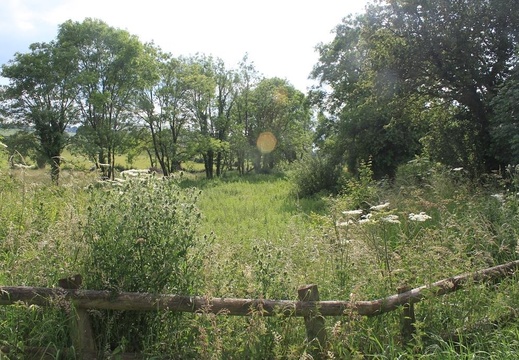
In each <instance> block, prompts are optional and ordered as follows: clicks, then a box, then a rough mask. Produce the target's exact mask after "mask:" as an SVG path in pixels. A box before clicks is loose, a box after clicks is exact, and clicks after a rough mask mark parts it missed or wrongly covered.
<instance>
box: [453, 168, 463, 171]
mask: <svg viewBox="0 0 519 360" xmlns="http://www.w3.org/2000/svg"><path fill="white" fill-rule="evenodd" d="M461 170H463V168H462V167H457V168H454V169H452V171H461Z"/></svg>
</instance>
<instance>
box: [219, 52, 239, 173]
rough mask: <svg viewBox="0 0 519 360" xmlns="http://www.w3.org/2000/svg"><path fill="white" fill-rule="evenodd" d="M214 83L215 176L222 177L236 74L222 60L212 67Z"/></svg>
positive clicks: (235, 89) (227, 145) (230, 126)
mask: <svg viewBox="0 0 519 360" xmlns="http://www.w3.org/2000/svg"><path fill="white" fill-rule="evenodd" d="M214 76H215V81H216V97H215V107H216V119H215V124H214V125H215V129H214V132H215V134H214V137H215V139H216V144H217V146H216V176H220V175H222V171H223V169H222V168H223V157H224V154H225V153H228V150H229V133H230V130H231V128H232V122H233V117H232V110H233V108H234V105H235V102H236V93H237V85H238V74H237V73H236V72H235V71H233V70H228V69H226V67H225V64H224V62H223V60H221V59H217V60H216V63H215V67H214Z"/></svg>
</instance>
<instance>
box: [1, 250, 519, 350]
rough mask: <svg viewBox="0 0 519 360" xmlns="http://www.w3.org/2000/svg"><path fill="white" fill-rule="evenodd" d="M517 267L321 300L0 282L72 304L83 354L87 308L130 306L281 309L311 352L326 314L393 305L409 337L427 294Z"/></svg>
mask: <svg viewBox="0 0 519 360" xmlns="http://www.w3.org/2000/svg"><path fill="white" fill-rule="evenodd" d="M518 268H519V260H517V261H513V262H509V263H506V264H503V265H499V266H495V267H492V268H488V269H484V270H479V271H476V272H474V273H468V274H463V275H458V276H454V277H451V278H448V279H443V280H440V281H437V282H435V283H432V284H429V285H424V286H421V287H418V288H414V289H409V288H405V287H402V288H399V289H398V293H397V294H395V295H391V296H389V297H386V298H382V299H377V300H372V301H320V300H319V292H318V288H317V285H306V286H303V287H301V288H299V289H298V299H299V300H297V301H293V300H263V299H234V298H207V297H200V296H181V295H165V294H150V293H130V292H121V293H113V292H111V291H97V290H83V289H80V288H79V287H80V285H81V276H80V275H76V276H74V277H71V278H68V279H62V280H60V282H59V285H60V287H56V288H43V287H26V286H0V305H12V304H16V303H20V302H22V303H24V304H27V305H33V304H34V305H39V306H57V304H64V303H65V304H71V305H72V306H73V308H74V309H75V310H76V316H72V317H71V324H70V326H71V329H70V330H71V336H72V340H73V343H74V347H75V349H79V352H80V353H81V354H83V357H84V358H95V355H93V354H95V353H96V349H95V343H94V339H93V334H92V328H91V325H90V319H89V316H88V314H87V311H86V310H87V309H106V310H121V311H124V310H133V311H156V310H166V311H177V312H190V313H212V314H225V315H236V316H249V315H251V314H253V313H256V314H258V313H259V314H262V315H263V316H272V315H275V314H282V315H285V316H295V317H303V318H304V322H305V327H306V335H307V340H308V342H309V343H310V344H311V345H312V346H311V349H313V352H314V355H315V357H319V354H320V351H322V350H323V349H324V348H325V345H326V336H327V335H326V330H325V319H324V317H326V316H343V315H345V314H351V313H352V312H353V313H356V314H358V315H362V316H378V315H381V314H384V313H387V312H390V311H393V310H396V309H399V308H400V309H401V310H402V316H401V322H402V323H401V331H402V338H403V340H404V341H407V340H409V339H411V338H412V336H413V333H414V318H415V315H414V307H413V305H414V304H415V303H417V302H419V301H421V300H423V299H424V298H425V297H429V296H440V295H445V294H448V293H452V292H455V291H457V290H459V289H462V288H463V287H464V286H466V285H468V284H471V283H480V282H486V281H496V280H500V279H503V278H505V277H508V276H511V275H513V274H514V273H515V271H516V270H517V269H518Z"/></svg>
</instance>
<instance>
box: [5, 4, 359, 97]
mask: <svg viewBox="0 0 519 360" xmlns="http://www.w3.org/2000/svg"><path fill="white" fill-rule="evenodd" d="M367 2H368V0H314V1H310V0H306V1H301V0H262V1H252V0H248V1H247V0H169V1H168V0H145V1H133V0H0V64H5V63H7V62H8V61H9V60H10V59H12V58H13V55H14V53H15V52H22V53H23V52H27V51H28V49H29V45H30V44H31V43H34V42H48V41H50V40H53V39H55V38H56V35H57V31H58V25H59V24H62V23H63V22H65V21H66V20H69V19H72V20H74V21H82V20H83V19H85V18H87V17H91V18H97V19H101V20H103V21H105V22H106V23H107V24H108V25H110V26H113V27H116V28H121V29H126V30H128V31H129V32H130V33H131V34H134V35H137V36H138V37H139V38H140V40H141V41H143V42H147V41H152V40H153V41H154V42H155V44H156V45H158V46H160V47H161V48H162V49H163V50H165V51H168V52H171V53H172V54H173V55H174V56H179V55H185V56H188V55H193V54H195V53H197V52H198V53H204V54H207V55H213V56H214V57H219V58H222V59H223V60H224V61H225V64H226V65H227V67H228V68H235V67H236V66H237V64H238V62H239V61H240V60H241V59H242V58H243V56H244V55H245V54H246V53H248V55H249V60H250V61H252V62H254V64H255V66H256V70H258V71H259V72H260V73H262V74H263V75H265V76H267V77H280V78H286V79H287V80H288V81H290V83H292V84H293V85H294V86H295V87H296V88H298V89H299V90H301V91H303V92H304V91H306V88H307V87H308V86H309V85H310V84H311V83H310V81H309V80H308V79H307V78H308V75H309V73H310V71H311V70H312V67H313V65H315V64H316V62H317V60H318V55H317V53H316V52H315V50H314V48H315V46H316V45H317V44H318V43H320V42H329V41H330V40H332V38H333V36H332V34H331V31H332V29H333V28H334V27H335V26H336V25H338V24H339V23H340V22H341V19H342V18H343V17H345V16H346V15H348V14H350V13H359V12H362V11H363V10H364V6H365V5H366V3H367ZM0 84H6V81H5V79H1V78H0Z"/></svg>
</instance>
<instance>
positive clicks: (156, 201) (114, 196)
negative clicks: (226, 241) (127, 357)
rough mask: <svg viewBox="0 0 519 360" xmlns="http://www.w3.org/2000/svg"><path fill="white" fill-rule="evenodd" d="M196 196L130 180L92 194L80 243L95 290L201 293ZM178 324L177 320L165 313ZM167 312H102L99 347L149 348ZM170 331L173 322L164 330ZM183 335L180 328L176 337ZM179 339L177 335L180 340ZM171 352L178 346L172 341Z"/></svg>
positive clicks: (156, 182)
mask: <svg viewBox="0 0 519 360" xmlns="http://www.w3.org/2000/svg"><path fill="white" fill-rule="evenodd" d="M198 195H199V194H198V191H197V190H194V189H188V190H181V189H180V188H179V187H178V185H177V184H176V183H175V182H174V181H173V180H164V181H162V180H160V179H155V178H151V179H147V180H144V181H138V180H137V181H131V182H128V183H126V184H125V185H124V186H123V187H119V188H118V187H116V188H114V189H108V190H96V191H93V192H92V198H91V200H90V205H89V208H88V214H87V219H88V220H87V222H86V224H85V225H84V228H83V231H84V236H83V239H84V241H85V243H86V246H87V248H88V253H87V256H86V258H85V260H84V261H85V263H84V269H85V270H84V273H85V274H87V275H85V282H86V284H87V286H88V287H89V288H92V289H108V290H112V291H133V292H151V293H177V294H186V295H187V294H194V293H195V294H196V293H198V292H199V291H200V289H201V285H202V284H201V281H200V280H201V271H202V270H203V269H202V267H201V262H202V259H203V257H204V246H205V245H206V244H205V243H204V242H203V240H202V239H201V238H200V236H199V234H198V225H199V222H200V213H199V211H198V209H197V207H196V204H195V203H196V200H197V197H198ZM166 317H167V319H168V321H174V320H175V318H176V324H177V325H178V326H180V317H179V316H169V315H168V316H166ZM162 318H163V315H162V314H160V313H158V314H154V313H152V314H136V313H133V312H125V313H121V312H104V313H102V315H101V316H100V317H99V318H96V320H97V326H98V330H97V331H98V332H99V334H98V335H99V336H100V339H101V343H100V344H99V345H100V349H106V348H108V349H110V350H114V349H115V346H119V345H124V346H123V347H125V348H126V350H131V351H135V350H140V351H142V350H144V348H145V345H146V343H147V342H153V341H151V339H150V338H149V337H150V336H151V337H153V336H155V334H154V332H155V331H158V330H157V329H160V328H161V326H162V325H160V324H161V321H162V320H161V319H162ZM165 326H171V325H165ZM181 333H182V331H180V330H179V332H178V334H181ZM178 334H177V335H178ZM171 346H172V347H174V346H178V344H171Z"/></svg>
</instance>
